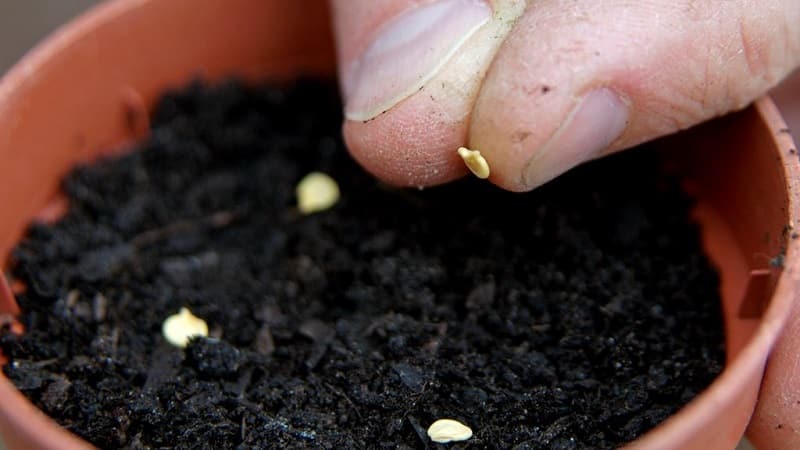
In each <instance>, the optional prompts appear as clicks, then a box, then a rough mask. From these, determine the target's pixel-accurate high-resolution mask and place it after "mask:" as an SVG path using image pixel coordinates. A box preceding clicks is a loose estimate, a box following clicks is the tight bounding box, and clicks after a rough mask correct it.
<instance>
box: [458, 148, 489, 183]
mask: <svg viewBox="0 0 800 450" xmlns="http://www.w3.org/2000/svg"><path fill="white" fill-rule="evenodd" d="M458 156H460V157H461V159H463V160H464V164H466V165H467V168H468V169H469V170H470V172H472V173H473V175H475V176H476V177H478V178H480V179H486V178H489V173H490V170H489V163H488V162H486V158H484V157H483V156H482V155H481V152H480V151H479V150H470V149H468V148H466V147H460V148H459V149H458Z"/></svg>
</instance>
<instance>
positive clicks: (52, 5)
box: [0, 0, 101, 74]
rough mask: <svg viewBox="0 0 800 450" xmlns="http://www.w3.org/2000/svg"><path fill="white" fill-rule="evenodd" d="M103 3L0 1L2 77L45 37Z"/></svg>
mask: <svg viewBox="0 0 800 450" xmlns="http://www.w3.org/2000/svg"><path fill="white" fill-rule="evenodd" d="M100 1H101V0H0V74H3V73H5V72H6V71H7V70H8V69H9V68H10V67H11V66H12V65H13V64H14V63H15V62H16V61H17V60H19V58H21V57H22V55H24V54H25V52H26V51H28V50H29V49H30V48H31V47H33V46H34V45H36V43H37V42H39V41H40V40H41V39H42V38H43V37H45V36H47V35H48V34H49V33H50V32H52V31H53V30H55V29H56V28H57V27H58V26H59V25H61V24H63V23H65V22H66V21H68V20H69V19H71V18H72V17H74V16H76V15H78V14H80V13H81V12H82V11H83V10H85V9H87V8H88V7H90V6H92V5H94V4H96V3H100Z"/></svg>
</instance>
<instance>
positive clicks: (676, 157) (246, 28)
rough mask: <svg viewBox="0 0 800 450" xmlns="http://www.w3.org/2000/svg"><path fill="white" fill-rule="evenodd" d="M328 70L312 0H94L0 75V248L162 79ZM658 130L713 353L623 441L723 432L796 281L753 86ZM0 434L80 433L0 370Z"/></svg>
mask: <svg viewBox="0 0 800 450" xmlns="http://www.w3.org/2000/svg"><path fill="white" fill-rule="evenodd" d="M333 73H334V51H333V47H332V43H331V38H330V30H329V26H328V17H327V11H326V9H325V6H324V0H293V1H291V2H289V1H283V0H171V1H158V0H116V1H111V2H108V3H105V4H103V5H101V6H100V7H98V8H96V9H95V10H93V11H91V12H90V13H88V14H86V15H84V16H83V17H82V18H80V19H78V20H77V21H75V22H74V23H72V24H70V25H68V26H67V27H65V28H63V29H62V30H60V31H59V32H57V33H56V34H55V35H53V36H52V37H51V38H50V39H49V40H48V41H47V42H45V43H44V44H43V45H42V46H40V47H39V48H38V49H36V50H35V51H34V52H32V53H31V54H29V55H28V56H27V57H26V58H25V59H24V60H23V61H22V62H21V63H20V64H18V65H17V66H16V67H15V68H14V69H13V70H12V71H11V72H10V73H9V74H8V75H7V76H6V77H4V78H3V79H2V81H1V82H0V161H2V163H1V164H0V180H1V181H0V261H5V260H6V259H7V256H8V252H9V250H10V249H11V248H12V246H13V245H14V243H15V242H16V241H18V240H19V238H20V237H21V234H22V232H23V230H24V228H25V226H26V224H27V223H29V222H30V220H31V219H33V218H34V217H37V216H39V217H41V216H42V215H44V216H53V215H55V214H57V213H58V211H59V209H63V207H64V204H63V202H59V201H58V198H59V197H58V193H57V187H58V185H59V179H60V177H61V176H62V175H63V174H64V173H65V172H66V171H67V170H68V169H69V168H70V166H72V165H73V164H74V163H76V162H78V161H84V160H87V159H91V158H93V157H96V156H97V155H98V154H99V153H101V152H104V151H107V150H108V149H120V148H124V146H125V144H126V143H129V142H131V141H132V140H135V139H138V138H140V137H141V136H142V135H143V134H144V133H146V131H147V125H148V122H147V117H148V111H149V107H150V106H151V105H152V104H153V102H154V100H155V99H156V97H157V96H158V95H159V93H160V92H162V91H163V90H164V89H166V88H169V87H175V86H179V85H181V84H183V83H185V82H188V81H189V80H190V79H192V78H195V77H198V76H202V77H204V78H207V79H211V80H214V79H220V78H222V77H228V76H232V75H236V76H239V77H241V78H244V79H248V80H263V79H276V78H283V79H286V78H291V77H295V76H298V75H300V74H305V75H307V74H312V75H315V74H316V75H332V74H333ZM661 145H662V146H663V147H664V149H665V151H664V154H665V155H666V156H665V157H666V160H667V161H668V163H667V166H668V167H669V170H673V171H676V172H677V173H680V174H681V175H683V176H684V177H685V178H686V180H687V183H686V185H687V189H689V191H690V192H691V193H692V194H693V195H695V196H696V197H697V199H698V207H697V209H696V217H697V220H698V221H699V223H700V224H701V226H702V233H703V239H704V244H705V247H706V249H707V252H708V255H709V256H710V257H711V259H712V260H713V261H714V262H715V264H716V265H717V266H718V268H719V270H720V272H721V280H722V285H721V293H722V299H723V305H722V306H723V310H724V317H725V327H726V330H725V331H726V341H727V354H728V361H727V365H726V368H725V371H724V372H723V373H722V375H721V376H720V377H719V378H718V379H717V380H716V381H715V382H714V383H713V384H712V385H711V386H710V387H709V388H708V389H707V390H706V391H704V392H703V393H702V394H701V395H700V396H698V397H697V398H696V399H695V400H693V401H692V402H691V403H690V404H689V405H687V406H686V407H685V408H683V409H682V410H681V411H679V412H678V413H677V414H675V415H674V416H673V417H671V418H670V419H668V420H667V421H666V422H665V423H663V424H662V425H660V426H659V427H657V428H656V429H654V430H652V431H651V432H649V433H647V434H646V435H645V436H643V437H642V438H640V439H639V440H637V441H635V442H633V443H631V444H630V448H635V449H702V450H709V449H717V448H719V449H728V448H733V447H734V446H735V445H736V442H738V440H739V439H740V437H741V436H742V434H743V433H744V430H745V427H746V426H747V424H748V422H749V421H750V418H751V414H752V412H753V410H754V407H755V404H756V398H757V395H758V392H759V385H760V383H761V380H762V377H763V374H764V367H765V363H766V361H767V357H768V355H769V352H770V349H771V348H772V347H773V346H774V344H775V342H776V340H777V339H778V336H779V333H780V332H781V329H782V327H783V326H784V324H785V322H786V320H787V318H788V316H789V312H790V309H791V307H792V302H793V299H794V297H795V294H796V292H797V290H798V281H797V278H798V274H797V272H796V269H797V267H796V266H797V263H798V258H799V257H800V256H798V244H797V242H800V240H798V241H795V240H794V239H793V236H794V235H793V233H794V232H793V230H794V226H795V224H796V221H797V220H798V217H800V216H798V213H799V212H800V211H798V205H800V198H798V187H797V186H795V185H794V184H793V183H791V182H790V181H791V180H793V179H798V175H800V165H799V164H798V158H797V155H796V154H795V150H794V147H793V144H792V140H791V137H790V135H789V134H788V133H787V132H786V131H785V125H784V123H783V121H782V120H781V118H780V115H779V114H778V112H777V110H776V108H775V107H774V105H773V104H772V102H771V101H770V100H769V99H762V100H759V101H758V102H757V103H756V104H755V105H754V106H752V107H750V108H749V109H747V110H745V111H742V112H740V113H737V114H734V115H731V116H728V117H725V118H722V119H720V120H717V121H715V122H712V123H709V124H706V125H704V126H702V127H700V128H696V129H694V130H692V131H690V132H688V133H684V134H682V135H680V136H677V137H673V138H670V139H667V140H664V141H662V143H661ZM798 231H800V230H798ZM776 257H778V258H777V259H776ZM781 260H782V265H781V264H776V262H780V261H781ZM9 284H10V283H7V282H6V279H5V277H0V314H5V315H6V316H7V317H8V316H9V315H14V314H17V313H18V307H17V305H16V303H15V300H14V296H13V289H23V288H24V287H22V286H9ZM12 288H13V289H12ZM698 301H703V299H698ZM0 434H2V439H3V440H4V441H5V443H6V445H7V446H8V447H9V448H10V449H32V448H40V449H56V448H58V449H61V448H80V447H86V446H88V444H86V443H85V442H83V441H81V440H79V439H78V438H76V437H74V436H73V435H71V434H70V433H68V432H66V431H64V430H63V429H61V428H60V427H59V426H58V425H56V423H55V422H53V421H52V420H50V419H49V418H47V417H45V416H44V415H43V414H42V413H41V412H39V411H38V410H37V409H36V408H35V407H34V406H33V405H31V404H30V403H29V402H28V401H27V400H26V399H25V398H24V397H23V396H22V395H21V394H20V393H19V392H18V391H17V390H16V389H15V388H14V387H13V386H12V384H11V383H10V382H9V381H8V380H7V379H6V378H5V377H2V375H0Z"/></svg>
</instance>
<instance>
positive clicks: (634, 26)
mask: <svg viewBox="0 0 800 450" xmlns="http://www.w3.org/2000/svg"><path fill="white" fill-rule="evenodd" d="M797 23H800V2H798V1H797V0H730V1H726V2H723V3H722V4H721V3H720V2H718V1H714V0H701V1H697V0H678V1H674V0H673V1H669V2H662V1H641V0H634V1H628V0H600V1H585V2H580V1H566V0H562V1H558V0H541V1H536V2H531V3H530V6H529V7H528V9H527V10H526V12H525V14H524V15H523V16H522V17H521V18H520V19H519V20H518V21H517V23H516V25H515V27H514V30H513V31H512V32H511V33H510V35H509V36H508V38H507V39H506V40H505V42H504V44H503V47H502V48H501V49H500V51H499V52H498V54H497V56H496V58H495V60H494V62H493V64H492V66H491V70H490V71H489V73H488V74H487V76H486V78H485V80H484V81H483V86H482V88H481V92H480V95H479V98H478V100H477V103H476V105H475V107H474V112H473V115H472V123H471V127H470V134H469V138H468V142H469V144H470V147H473V148H476V149H479V150H481V151H482V152H483V154H484V156H486V159H487V160H488V161H489V162H490V164H491V166H492V173H493V178H492V181H494V182H495V183H497V184H499V185H501V186H503V187H505V188H507V189H511V190H529V189H532V188H534V187H536V186H538V185H541V184H542V183H545V182H547V181H549V180H550V179H552V178H553V177H555V176H557V175H559V174H561V173H563V172H564V171H566V170H568V169H570V168H572V167H573V166H575V165H577V164H580V163H582V162H584V161H587V160H590V159H594V158H597V157H600V156H603V155H605V154H608V153H610V152H614V151H617V150H621V149H624V148H628V147H631V146H634V145H636V144H639V143H641V142H644V141H647V140H650V139H653V138H656V137H659V136H662V135H665V134H668V133H672V132H675V131H678V130H680V129H683V128H687V127H689V126H692V125H695V124H697V123H699V122H701V121H704V120H706V119H710V118H712V117H714V116H718V115H721V114H724V113H727V112H729V111H732V110H736V109H739V108H742V107H744V106H746V105H747V104H749V103H750V102H751V101H753V100H754V99H755V98H756V97H758V96H760V95H762V94H763V93H764V92H766V91H767V90H768V89H769V88H770V87H772V86H774V85H775V84H776V83H778V82H779V81H780V80H781V79H782V78H783V77H784V76H786V74H787V73H788V72H789V71H790V70H791V69H792V68H793V67H795V66H796V65H797V64H798V60H800V29H798V28H797V27H796V26H795V24H797Z"/></svg>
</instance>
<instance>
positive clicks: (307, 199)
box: [295, 172, 339, 214]
mask: <svg viewBox="0 0 800 450" xmlns="http://www.w3.org/2000/svg"><path fill="white" fill-rule="evenodd" d="M295 194H296V195H297V209H299V210H300V212H301V213H303V214H313V213H315V212H319V211H324V210H326V209H328V208H331V207H332V206H333V205H335V204H336V202H338V201H339V185H338V184H336V180H334V179H333V178H331V177H329V176H328V175H326V174H324V173H322V172H311V173H310V174H308V175H306V176H305V177H303V179H302V180H300V182H299V183H297V188H295Z"/></svg>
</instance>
